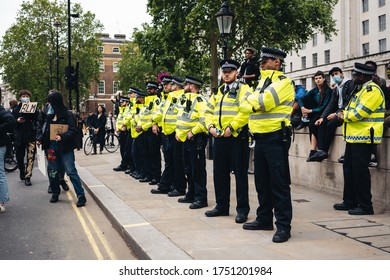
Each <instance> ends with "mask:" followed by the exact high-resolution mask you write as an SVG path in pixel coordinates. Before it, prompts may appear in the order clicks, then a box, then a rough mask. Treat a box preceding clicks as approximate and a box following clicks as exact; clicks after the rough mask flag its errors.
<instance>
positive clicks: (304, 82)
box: [301, 79, 307, 88]
mask: <svg viewBox="0 0 390 280" xmlns="http://www.w3.org/2000/svg"><path fill="white" fill-rule="evenodd" d="M301 85H302V87H303V88H306V87H307V84H306V79H301Z"/></svg>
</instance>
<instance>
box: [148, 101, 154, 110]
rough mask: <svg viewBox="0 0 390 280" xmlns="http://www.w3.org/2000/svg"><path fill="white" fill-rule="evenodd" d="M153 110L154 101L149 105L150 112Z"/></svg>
mask: <svg viewBox="0 0 390 280" xmlns="http://www.w3.org/2000/svg"><path fill="white" fill-rule="evenodd" d="M152 108H153V101H150V103H149V110H152Z"/></svg>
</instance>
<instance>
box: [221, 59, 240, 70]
mask: <svg viewBox="0 0 390 280" xmlns="http://www.w3.org/2000/svg"><path fill="white" fill-rule="evenodd" d="M220 66H221V68H222V70H237V69H238V68H239V67H240V63H238V62H237V61H235V60H233V59H224V60H222V61H221V63H220Z"/></svg>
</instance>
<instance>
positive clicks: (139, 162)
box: [132, 133, 146, 177]
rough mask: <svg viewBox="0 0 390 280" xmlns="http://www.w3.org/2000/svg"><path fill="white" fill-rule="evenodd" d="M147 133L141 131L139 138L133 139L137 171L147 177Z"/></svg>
mask: <svg viewBox="0 0 390 280" xmlns="http://www.w3.org/2000/svg"><path fill="white" fill-rule="evenodd" d="M144 138H145V134H144V133H141V134H140V135H138V137H137V138H134V139H133V145H132V152H133V160H134V166H135V169H136V172H137V173H138V175H140V176H142V177H145V176H146V165H145V161H146V158H145V144H144V142H145V140H144Z"/></svg>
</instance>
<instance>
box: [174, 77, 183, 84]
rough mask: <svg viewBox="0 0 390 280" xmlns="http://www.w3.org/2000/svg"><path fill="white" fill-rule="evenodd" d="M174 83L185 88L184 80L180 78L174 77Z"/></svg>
mask: <svg viewBox="0 0 390 280" xmlns="http://www.w3.org/2000/svg"><path fill="white" fill-rule="evenodd" d="M172 83H174V84H177V85H179V86H184V79H182V78H180V77H178V76H172Z"/></svg>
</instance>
